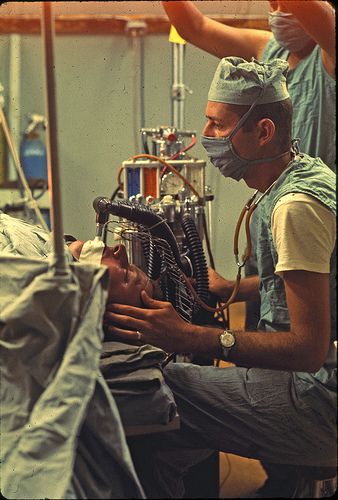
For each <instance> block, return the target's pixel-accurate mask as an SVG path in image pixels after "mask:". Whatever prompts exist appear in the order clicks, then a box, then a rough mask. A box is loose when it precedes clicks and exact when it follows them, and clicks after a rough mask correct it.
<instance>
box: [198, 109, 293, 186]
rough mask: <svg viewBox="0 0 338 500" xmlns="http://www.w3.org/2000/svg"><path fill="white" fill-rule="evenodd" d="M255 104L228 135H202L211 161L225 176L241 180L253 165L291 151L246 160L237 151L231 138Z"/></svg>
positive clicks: (274, 158)
mask: <svg viewBox="0 0 338 500" xmlns="http://www.w3.org/2000/svg"><path fill="white" fill-rule="evenodd" d="M255 104H256V103H253V104H252V105H251V107H250V109H249V110H248V111H247V112H246V113H245V114H244V115H243V116H242V117H241V119H240V120H239V122H238V123H237V125H236V126H235V128H234V129H233V130H232V131H231V133H230V134H229V135H228V136H227V137H207V136H205V135H202V136H201V143H202V146H203V147H204V148H205V150H206V152H207V155H208V157H209V159H210V161H211V163H212V164H213V165H214V166H215V167H216V168H218V169H219V171H220V172H221V174H222V175H224V177H231V179H235V180H236V181H240V180H241V179H243V176H244V175H245V172H246V171H247V169H248V168H249V167H250V166H251V165H257V164H259V163H265V162H267V161H274V160H277V159H278V158H281V157H282V156H284V155H286V154H287V153H289V150H288V151H284V153H281V154H279V155H276V156H272V157H270V158H261V159H258V160H246V159H244V158H241V157H240V156H239V155H238V154H237V153H236V151H235V150H234V147H233V145H232V142H231V139H232V137H233V136H234V135H235V134H236V132H237V131H238V130H239V129H240V128H241V127H242V125H243V123H244V122H245V121H246V119H247V118H248V116H249V114H250V113H251V110H252V109H253V107H254V106H255Z"/></svg>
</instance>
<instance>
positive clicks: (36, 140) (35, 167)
mask: <svg viewBox="0 0 338 500" xmlns="http://www.w3.org/2000/svg"><path fill="white" fill-rule="evenodd" d="M39 128H43V129H45V128H46V120H45V118H44V117H43V116H41V115H36V114H32V115H30V122H29V124H28V127H27V128H26V130H25V132H24V134H23V138H22V141H21V145H20V160H21V165H22V168H23V170H24V172H25V176H26V178H27V180H28V181H31V182H30V184H31V183H32V181H40V183H39V184H40V186H39V187H42V186H41V184H42V185H44V186H47V181H48V175H47V152H46V146H45V144H44V142H43V141H42V139H41V138H40V135H39V132H38V129H39ZM41 181H42V182H41ZM34 184H35V182H34Z"/></svg>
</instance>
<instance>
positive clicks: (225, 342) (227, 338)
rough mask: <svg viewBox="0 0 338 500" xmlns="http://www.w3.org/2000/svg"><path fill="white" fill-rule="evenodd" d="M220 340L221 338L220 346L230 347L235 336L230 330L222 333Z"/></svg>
mask: <svg viewBox="0 0 338 500" xmlns="http://www.w3.org/2000/svg"><path fill="white" fill-rule="evenodd" d="M220 340H221V344H222V346H223V347H227V348H229V347H232V346H233V345H234V343H235V337H234V336H233V334H232V333H231V332H224V333H222V335H221V337H220Z"/></svg>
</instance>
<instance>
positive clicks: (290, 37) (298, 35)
mask: <svg viewBox="0 0 338 500" xmlns="http://www.w3.org/2000/svg"><path fill="white" fill-rule="evenodd" d="M269 25H270V28H271V31H272V33H273V35H274V37H275V39H276V41H277V42H278V43H279V45H280V46H281V47H283V48H284V49H286V50H288V51H290V52H298V51H300V50H302V49H304V47H305V46H306V45H307V44H308V43H309V42H310V41H311V40H312V38H311V37H310V36H309V35H308V34H307V33H306V31H304V29H303V28H302V26H301V25H300V24H299V22H298V20H297V19H296V18H295V16H294V15H293V14H290V13H289V12H282V11H280V10H275V11H273V12H269Z"/></svg>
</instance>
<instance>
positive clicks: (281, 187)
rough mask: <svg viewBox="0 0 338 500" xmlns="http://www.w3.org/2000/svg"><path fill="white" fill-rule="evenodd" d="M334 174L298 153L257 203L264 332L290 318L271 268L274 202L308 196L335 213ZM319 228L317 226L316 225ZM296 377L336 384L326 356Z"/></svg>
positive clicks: (333, 291)
mask: <svg viewBox="0 0 338 500" xmlns="http://www.w3.org/2000/svg"><path fill="white" fill-rule="evenodd" d="M335 179H336V175H335V174H334V173H333V172H332V171H331V170H330V169H329V168H328V167H327V166H326V165H325V164H324V163H323V162H322V161H321V160H320V159H319V158H311V157H310V156H308V155H306V154H300V155H298V156H297V157H296V159H295V160H294V161H293V162H292V164H291V166H290V167H289V168H288V169H286V170H285V171H284V172H283V173H282V175H281V176H280V177H279V179H278V180H277V183H276V184H275V185H274V187H273V188H272V190H271V192H270V193H269V195H268V196H266V197H265V198H264V199H263V200H262V202H261V205H260V213H259V214H260V218H259V220H258V227H257V229H258V235H257V236H258V238H257V265H258V272H259V276H260V296H261V314H260V322H259V325H258V328H259V329H261V330H266V331H283V330H284V331H285V330H289V329H290V319H289V313H288V309H287V303H286V295H285V288H284V283H283V280H282V278H281V277H280V276H279V275H278V274H275V272H274V270H275V268H276V264H277V261H278V255H277V252H276V249H275V247H274V244H273V238H272V231H271V215H272V212H273V209H274V207H275V205H276V203H277V201H278V200H279V199H280V198H281V197H282V196H284V195H286V194H289V193H303V194H307V195H310V196H312V197H314V198H315V199H317V200H318V201H319V202H320V203H322V204H323V205H324V206H325V207H326V208H328V209H329V210H330V211H332V212H333V213H334V214H335V213H336V192H335V188H336V183H335ZM318 230H319V231H320V228H318ZM335 269H336V252H335V251H334V252H333V253H332V256H331V262H330V299H331V332H332V333H331V339H332V340H335V338H336V282H335V276H336V271H335ZM295 376H296V377H297V378H301V379H302V380H307V381H309V382H310V383H315V381H317V380H318V381H319V382H320V383H321V384H323V389H324V386H326V387H329V388H332V387H334V386H335V385H336V362H335V359H331V358H330V353H329V357H328V359H327V361H326V363H324V365H323V367H322V368H321V369H320V370H319V371H318V372H317V373H315V374H308V373H296V374H295Z"/></svg>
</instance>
